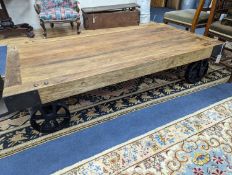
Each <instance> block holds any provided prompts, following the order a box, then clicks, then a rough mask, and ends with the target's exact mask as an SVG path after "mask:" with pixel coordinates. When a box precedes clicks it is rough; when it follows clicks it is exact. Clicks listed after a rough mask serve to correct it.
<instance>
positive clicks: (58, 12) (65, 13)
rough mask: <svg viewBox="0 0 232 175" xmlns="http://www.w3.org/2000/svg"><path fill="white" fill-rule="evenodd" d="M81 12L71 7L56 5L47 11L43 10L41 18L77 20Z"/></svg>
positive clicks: (46, 19)
mask: <svg viewBox="0 0 232 175" xmlns="http://www.w3.org/2000/svg"><path fill="white" fill-rule="evenodd" d="M79 17H80V16H79V13H77V12H76V11H75V10H73V9H71V8H64V7H56V8H51V9H48V10H46V11H41V12H40V14H39V18H40V19H42V20H45V21H48V20H76V19H77V18H79Z"/></svg>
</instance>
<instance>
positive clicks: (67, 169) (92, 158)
mask: <svg viewBox="0 0 232 175" xmlns="http://www.w3.org/2000/svg"><path fill="white" fill-rule="evenodd" d="M230 100H232V97H228V98H226V99H224V100H221V101H219V102H217V103H214V104H212V105H210V106H207V107H205V108H202V109H201V110H198V111H196V112H194V113H192V114H189V115H187V116H185V117H182V118H180V119H177V120H175V121H172V122H170V123H168V124H166V125H163V126H161V127H158V128H156V129H154V130H152V131H149V132H147V133H145V134H143V135H141V136H138V137H135V138H133V139H131V140H128V141H126V142H124V143H122V144H119V145H117V146H114V147H112V148H109V149H108V150H105V151H103V152H101V153H99V154H97V155H95V156H92V157H90V158H88V159H85V160H82V161H80V162H78V163H76V164H74V165H71V166H69V167H66V168H64V169H62V170H58V171H56V172H54V173H52V175H62V174H64V173H66V172H68V171H70V170H72V169H74V168H76V167H78V166H79V165H81V164H85V163H87V162H89V161H92V160H94V159H96V158H98V157H100V156H102V155H104V154H107V153H110V152H112V151H113V150H116V149H119V148H120V147H123V146H125V145H128V144H131V143H132V142H135V141H136V140H140V139H142V138H144V137H146V136H148V135H150V134H152V133H154V132H158V131H159V130H162V129H164V128H166V127H169V126H171V125H173V124H175V123H178V122H181V121H183V120H186V119H187V118H191V117H193V116H195V115H197V114H199V113H202V112H204V111H206V110H208V109H210V108H213V107H215V106H218V105H220V104H222V103H225V102H227V101H230ZM223 120H225V119H223ZM218 123H219V122H218ZM214 125H215V124H213V125H212V126H214ZM210 127H211V126H210Z"/></svg>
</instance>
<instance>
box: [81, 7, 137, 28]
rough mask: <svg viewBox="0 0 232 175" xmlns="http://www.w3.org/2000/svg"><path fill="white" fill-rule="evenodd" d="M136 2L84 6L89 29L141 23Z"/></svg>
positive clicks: (85, 19) (86, 25) (83, 10)
mask: <svg viewBox="0 0 232 175" xmlns="http://www.w3.org/2000/svg"><path fill="white" fill-rule="evenodd" d="M138 7H139V6H138V5H137V4H135V3H131V4H121V5H112V6H102V7H93V8H83V9H82V12H83V18H84V28H85V29H87V30H93V29H103V28H114V27H126V26H135V25H139V22H140V12H139V9H138Z"/></svg>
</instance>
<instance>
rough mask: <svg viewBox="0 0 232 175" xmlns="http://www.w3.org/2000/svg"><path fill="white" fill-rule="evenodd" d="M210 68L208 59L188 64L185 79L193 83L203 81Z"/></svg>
mask: <svg viewBox="0 0 232 175" xmlns="http://www.w3.org/2000/svg"><path fill="white" fill-rule="evenodd" d="M208 68H209V62H208V60H203V61H198V62H195V63H191V64H190V65H188V67H187V70H186V72H185V80H186V81H187V82H188V83H191V84H194V83H197V82H199V81H201V79H202V78H203V77H204V76H205V75H206V74H207V71H208Z"/></svg>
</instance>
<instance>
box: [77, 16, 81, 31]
mask: <svg viewBox="0 0 232 175" xmlns="http://www.w3.org/2000/svg"><path fill="white" fill-rule="evenodd" d="M80 27H81V20H80V19H78V20H77V34H80V33H81V29H80Z"/></svg>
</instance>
